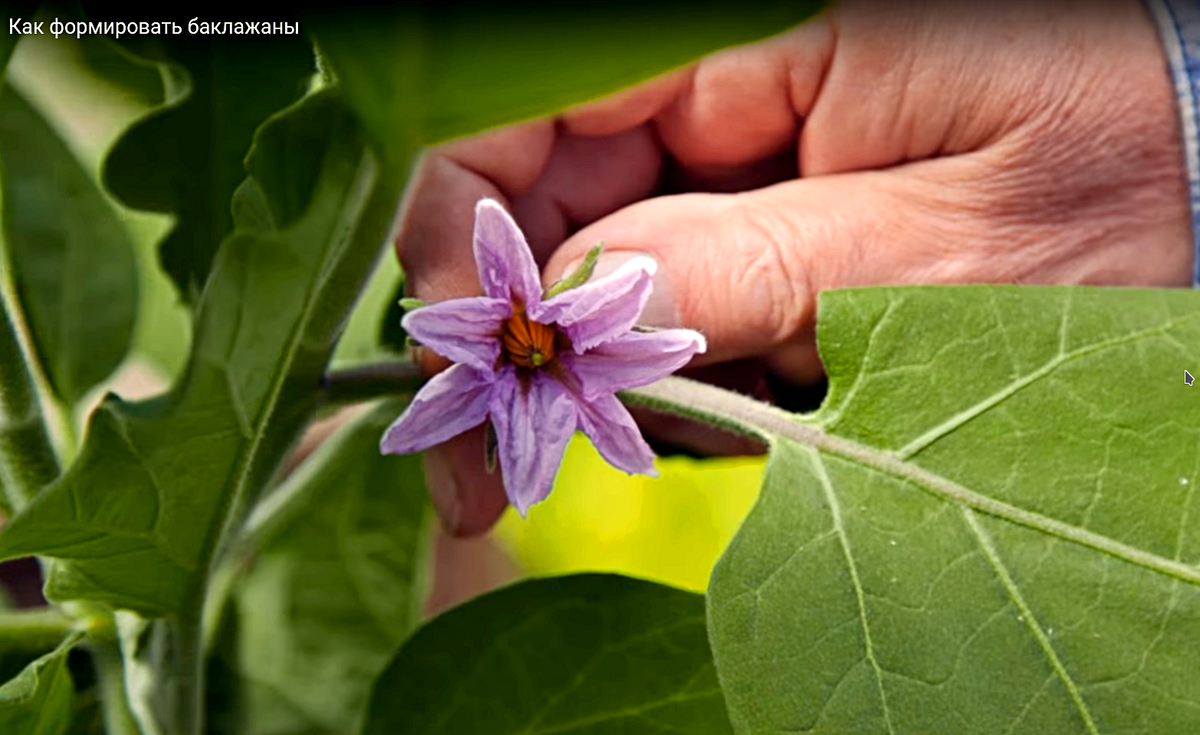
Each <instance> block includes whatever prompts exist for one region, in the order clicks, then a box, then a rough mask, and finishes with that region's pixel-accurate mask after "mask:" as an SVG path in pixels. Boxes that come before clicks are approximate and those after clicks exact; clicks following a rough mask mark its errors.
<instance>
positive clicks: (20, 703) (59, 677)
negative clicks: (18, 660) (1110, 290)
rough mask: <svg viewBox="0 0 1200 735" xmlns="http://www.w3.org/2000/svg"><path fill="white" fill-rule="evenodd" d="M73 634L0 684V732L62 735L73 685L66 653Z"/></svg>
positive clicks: (74, 638) (69, 713) (68, 717)
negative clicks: (14, 676) (15, 675)
mask: <svg viewBox="0 0 1200 735" xmlns="http://www.w3.org/2000/svg"><path fill="white" fill-rule="evenodd" d="M79 638H80V635H74V636H71V637H70V638H68V639H67V640H65V641H63V643H62V645H60V646H59V647H58V648H57V649H55V650H54V651H52V652H50V653H48V654H46V655H45V656H42V657H41V658H39V659H37V660H36V661H34V662H33V663H31V664H29V665H28V666H26V667H25V668H24V669H23V670H22V671H21V673H20V674H19V675H17V677H16V678H15V679H11V680H10V681H8V682H7V683H5V684H4V685H3V686H0V732H4V733H13V734H14V735H18V734H19V735H61V734H62V733H64V732H66V730H67V728H68V727H70V725H71V717H72V713H73V708H74V705H73V700H74V696H75V693H74V686H73V684H72V683H71V673H70V672H69V671H68V670H67V654H69V653H70V652H71V648H72V647H74V645H75V644H76V643H77V642H78V641H79Z"/></svg>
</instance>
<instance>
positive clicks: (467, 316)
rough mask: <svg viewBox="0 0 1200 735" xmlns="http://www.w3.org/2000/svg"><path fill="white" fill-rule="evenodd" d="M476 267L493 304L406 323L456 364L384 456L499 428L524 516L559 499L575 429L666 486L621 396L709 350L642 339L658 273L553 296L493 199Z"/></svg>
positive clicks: (634, 268) (421, 313)
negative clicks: (637, 326)
mask: <svg viewBox="0 0 1200 735" xmlns="http://www.w3.org/2000/svg"><path fill="white" fill-rule="evenodd" d="M475 262H476V264H477V265H478V268H479V280H480V283H481V284H482V285H483V292H484V295H483V296H476V297H472V298H463V299H451V300H449V301H442V302H439V303H436V304H430V305H428V306H423V307H421V308H419V309H416V310H413V311H410V312H408V313H407V314H406V315H405V316H404V321H403V325H404V328H405V330H406V331H407V332H408V333H409V334H410V335H411V336H412V337H413V339H415V340H417V341H419V342H420V343H421V344H423V345H425V346H426V347H429V348H430V349H431V350H433V351H434V352H436V353H438V354H439V355H442V356H443V357H445V358H446V359H448V360H451V361H452V362H454V363H456V364H455V365H453V366H451V367H450V368H449V369H448V370H445V371H444V372H442V373H439V374H438V375H436V376H435V377H434V378H433V379H431V380H430V381H429V382H428V383H426V384H425V386H424V387H422V388H421V390H420V391H419V392H418V393H417V395H416V396H415V397H414V398H413V401H412V403H411V404H409V406H408V408H407V409H405V411H404V413H403V414H402V415H401V416H400V418H398V419H397V420H396V422H395V423H393V424H392V425H391V426H390V427H388V430H387V432H385V433H384V436H383V440H382V441H381V442H380V450H381V451H382V452H384V453H385V454H409V453H411V452H417V451H420V450H422V449H426V448H428V447H431V446H433V445H435V444H440V443H442V442H444V441H446V440H447V439H450V438H451V437H453V436H456V435H458V434H461V433H462V432H464V431H467V430H468V429H471V428H474V427H475V426H478V425H479V424H481V423H483V422H484V421H485V420H486V419H489V418H490V419H491V421H492V426H493V427H494V429H495V435H496V440H497V445H496V454H497V455H498V458H499V461H500V470H501V473H502V475H503V478H504V488H505V492H506V493H507V494H508V499H509V501H510V502H511V503H512V504H513V505H515V506H516V507H517V510H518V511H520V513H521V515H522V516H524V515H525V513H526V511H527V510H528V509H529V506H531V505H533V504H534V503H537V502H540V501H542V500H544V499H545V497H546V495H548V494H549V493H550V488H551V486H552V485H553V484H554V476H555V474H556V473H557V472H558V466H559V464H560V463H561V462H562V456H563V451H564V450H565V449H566V446H567V441H568V440H569V439H570V438H571V435H572V434H573V433H574V432H575V430H576V429H579V430H581V431H583V433H585V434H587V435H588V437H590V438H591V440H592V443H593V444H595V445H596V449H597V450H598V451H599V452H600V454H601V455H602V456H603V457H604V458H605V459H606V460H608V462H609V463H610V464H612V465H614V466H615V467H617V468H619V469H622V470H624V471H625V472H628V473H631V474H632V473H635V472H636V473H641V474H644V475H650V476H653V477H657V472H656V471H655V469H654V453H653V452H652V451H651V450H650V447H649V446H647V444H646V442H645V440H644V439H642V435H641V433H640V432H639V431H638V428H637V426H636V424H634V422H633V418H632V417H631V416H630V415H629V411H627V410H626V409H625V407H624V406H623V405H622V404H621V402H620V401H618V400H617V397H616V395H615V393H616V391H619V390H623V389H625V388H633V387H635V386H639V385H646V384H647V383H652V382H654V381H656V380H658V379H659V378H662V377H664V376H666V375H668V374H669V373H672V372H674V371H675V370H677V369H679V368H680V367H683V366H684V365H685V364H687V362H688V360H690V359H691V357H692V355H694V354H696V353H697V352H703V351H704V348H705V344H704V338H703V337H702V336H701V335H700V334H699V333H697V332H693V331H691V330H688V329H665V330H658V331H634V329H633V326H634V323H635V322H636V321H637V319H638V317H639V316H640V315H641V313H642V308H643V307H644V306H645V305H646V299H647V298H649V296H650V289H651V276H653V275H654V270H655V267H656V263H655V262H654V261H653V260H651V259H650V258H634V259H632V260H630V261H628V262H626V263H625V264H623V265H622V266H621V267H620V268H619V269H617V270H616V271H615V272H613V273H611V274H609V275H607V276H605V277H603V278H600V279H598V280H595V281H590V282H587V283H584V284H582V285H580V286H578V287H575V288H571V289H568V290H564V291H561V292H560V293H558V294H556V295H553V296H551V297H549V298H545V297H544V294H543V292H542V282H541V277H540V275H539V273H538V267H537V264H536V263H534V261H533V255H532V253H530V251H529V245H528V244H526V242H525V236H524V235H522V234H521V230H520V229H518V227H517V224H516V222H514V221H513V219H512V218H511V217H510V216H509V215H508V213H507V212H505V211H504V208H503V207H501V206H500V204H498V203H497V202H495V201H493V200H491V199H483V200H481V201H480V202H479V204H478V205H477V206H476V208H475Z"/></svg>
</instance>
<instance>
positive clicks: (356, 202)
mask: <svg viewBox="0 0 1200 735" xmlns="http://www.w3.org/2000/svg"><path fill="white" fill-rule="evenodd" d="M373 164H374V161H373V159H372V158H371V156H370V153H369V152H367V151H366V150H365V149H364V150H363V151H362V152H361V153H360V155H359V161H358V165H357V166H356V167H355V169H356V170H355V172H354V175H353V176H352V177H350V180H349V182H348V185H347V187H346V198H345V201H346V202H347V203H348V205H343V206H342V208H341V212H340V216H339V217H337V218H335V219H334V221H333V222H332V223H331V224H330V225H329V228H328V233H329V236H330V237H333V236H337V235H341V236H342V237H343V238H344V240H345V242H343V243H342V244H341V245H340V246H338V247H332V248H327V249H325V252H324V255H323V257H322V258H321V269H320V271H318V277H317V278H316V279H315V280H314V283H313V286H314V287H313V288H312V289H310V290H309V292H308V293H307V294H306V295H305V301H304V307H303V309H302V310H301V312H300V318H299V319H297V320H296V323H295V325H294V326H293V328H292V331H291V333H290V334H289V335H288V339H287V343H286V347H285V349H284V351H283V356H282V359H281V360H280V362H279V363H277V365H278V367H279V369H278V370H276V371H275V373H274V375H273V376H272V379H271V383H270V387H269V389H268V391H267V397H266V400H265V401H264V403H263V406H262V408H261V409H260V411H259V414H258V420H257V421H255V423H254V431H253V432H252V434H253V435H252V436H251V437H250V442H249V446H247V447H246V449H245V450H244V451H243V452H242V453H241V455H240V456H239V458H238V463H237V467H236V470H235V472H234V475H235V476H236V480H235V481H234V485H233V488H232V492H231V493H225V496H224V497H225V499H226V503H227V504H226V505H225V506H224V507H223V508H222V509H221V514H220V515H221V516H225V517H224V518H223V521H222V526H221V528H220V529H219V533H218V534H216V536H215V538H213V539H212V540H211V541H210V542H209V543H208V544H207V545H206V546H207V548H206V549H205V553H204V554H202V555H201V557H200V558H201V560H205V559H207V560H208V563H209V565H210V567H211V565H212V564H213V563H215V560H216V558H217V557H218V556H219V555H218V554H215V553H213V552H214V551H216V550H217V549H218V548H220V547H221V546H222V545H223V544H224V543H225V540H226V539H228V538H230V537H231V534H232V533H233V531H234V529H235V528H236V524H237V522H238V520H239V519H238V518H236V517H234V516H236V515H237V513H230V512H229V511H230V510H231V509H232V510H236V509H238V508H240V507H241V506H242V504H243V503H244V498H245V493H246V488H247V487H248V485H249V481H250V477H251V475H252V473H253V469H254V466H255V460H256V459H257V457H258V454H259V447H260V446H261V444H262V442H263V439H264V437H265V436H266V427H267V426H268V425H269V424H270V423H271V418H272V417H273V416H274V415H275V409H276V407H277V405H278V403H279V396H280V394H281V393H282V392H283V386H284V385H285V383H286V382H287V378H288V376H289V375H290V374H291V366H292V363H293V362H294V361H295V359H296V354H297V352H298V351H299V349H300V344H301V343H302V342H303V339H304V335H305V332H306V331H307V327H308V324H309V323H310V322H311V321H312V317H313V313H314V311H315V308H316V304H317V303H318V302H319V301H320V296H321V294H323V293H324V288H325V286H326V285H327V283H328V278H327V276H326V275H325V271H326V270H327V269H328V262H327V261H329V260H331V259H335V258H336V256H338V255H340V254H341V253H342V252H344V250H345V249H346V247H348V244H347V243H348V242H349V241H350V240H352V239H353V238H354V235H355V233H356V231H357V228H356V227H353V226H351V227H346V226H345V225H346V223H347V222H349V223H354V222H355V221H356V220H357V218H358V215H359V214H361V213H362V211H363V210H364V209H365V208H366V207H367V206H368V204H369V203H370V196H369V193H370V189H371V186H372V184H373V182H374V181H375V180H376V178H377V174H378V171H377V170H376V167H375V166H374V165H373ZM303 227H304V224H303V222H301V223H297V225H296V227H295V229H300V228H303ZM238 410H239V412H240V413H244V410H243V409H238ZM202 563H203V562H202ZM211 571H212V570H211V569H210V573H209V574H206V575H205V576H204V581H203V582H202V583H201V588H203V586H206V585H207V580H208V578H209V577H211V576H212V574H211Z"/></svg>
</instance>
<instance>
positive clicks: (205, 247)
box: [103, 18, 315, 303]
mask: <svg viewBox="0 0 1200 735" xmlns="http://www.w3.org/2000/svg"><path fill="white" fill-rule="evenodd" d="M121 20H124V18H121ZM163 45H164V46H165V48H161V49H157V51H158V53H157V54H156V55H157V56H158V57H159V59H169V61H167V60H162V61H160V63H158V64H157V65H158V67H159V72H160V74H161V75H162V79H163V90H164V95H163V97H164V99H163V103H162V104H161V105H160V106H158V107H156V108H154V109H153V110H151V112H150V113H148V114H147V115H146V116H145V117H143V118H142V119H141V120H139V121H138V122H137V123H135V124H134V125H132V126H131V127H130V128H129V129H128V130H127V131H125V133H124V134H123V135H122V136H121V138H120V139H119V140H118V141H117V143H116V144H115V145H114V146H113V148H112V150H111V151H109V154H108V157H107V159H106V160H105V163H104V172H103V176H104V183H105V185H106V186H107V187H108V188H109V189H110V190H111V191H112V192H113V194H115V195H116V196H117V197H118V198H119V199H120V200H121V201H122V202H123V203H125V204H126V205H127V206H129V207H131V208H134V209H142V210H149V211H153V212H162V213H166V214H172V215H174V216H175V217H176V220H177V222H176V224H175V227H174V229H173V230H172V231H171V233H170V235H168V236H167V238H166V239H165V240H163V242H162V244H161V246H160V256H161V260H162V265H163V268H164V270H166V272H167V273H168V274H169V275H170V276H171V278H172V280H174V282H175V284H176V286H177V287H178V288H179V292H180V295H181V296H182V297H183V298H184V299H185V300H186V301H188V302H190V303H195V302H197V300H198V299H199V297H200V292H201V291H202V290H203V288H204V285H205V283H206V282H207V280H208V275H209V271H210V269H211V268H212V266H213V259H214V257H215V256H216V253H217V247H218V245H219V244H220V243H221V241H222V239H223V238H224V237H225V236H226V235H228V234H229V233H230V231H232V230H233V224H234V223H233V218H232V215H231V213H230V207H229V202H230V199H231V197H232V196H233V192H234V190H235V189H236V188H237V186H238V185H239V184H240V183H241V181H242V179H243V178H244V177H245V171H244V169H243V158H244V156H245V155H246V150H247V149H248V148H249V147H250V142H251V139H252V137H253V136H254V131H255V129H256V128H258V126H259V125H260V124H262V122H263V120H265V119H266V118H267V117H268V116H270V115H272V114H273V113H275V112H276V111H277V110H279V109H281V108H283V107H286V106H287V105H289V104H291V103H292V102H294V101H295V100H296V99H297V98H299V97H300V95H301V94H302V93H303V92H304V90H305V88H306V86H307V84H308V81H309V79H310V78H311V76H312V75H313V72H314V70H315V67H314V64H313V54H312V49H311V47H310V46H309V44H308V43H307V42H305V41H304V39H303V38H301V37H299V36H261V37H254V38H252V39H251V38H208V37H192V36H189V35H183V36H169V37H165V39H163ZM143 51H144V52H145V50H143ZM276 165H282V163H281V162H276Z"/></svg>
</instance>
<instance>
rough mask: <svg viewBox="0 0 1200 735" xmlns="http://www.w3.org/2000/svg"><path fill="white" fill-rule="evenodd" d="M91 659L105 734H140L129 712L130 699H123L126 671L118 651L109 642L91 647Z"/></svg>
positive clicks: (131, 713)
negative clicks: (93, 664)
mask: <svg viewBox="0 0 1200 735" xmlns="http://www.w3.org/2000/svg"><path fill="white" fill-rule="evenodd" d="M92 660H93V661H94V662H95V666H96V682H97V686H98V687H99V689H100V703H101V705H102V707H103V710H104V731H105V732H106V733H107V734H108V735H141V732H142V730H141V728H140V727H138V724H137V720H136V719H135V718H134V716H133V712H132V711H131V710H130V709H129V698H128V697H127V696H125V669H124V666H123V665H122V663H121V652H120V650H119V649H118V648H117V646H116V645H114V644H112V643H101V644H97V645H94V646H92Z"/></svg>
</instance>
